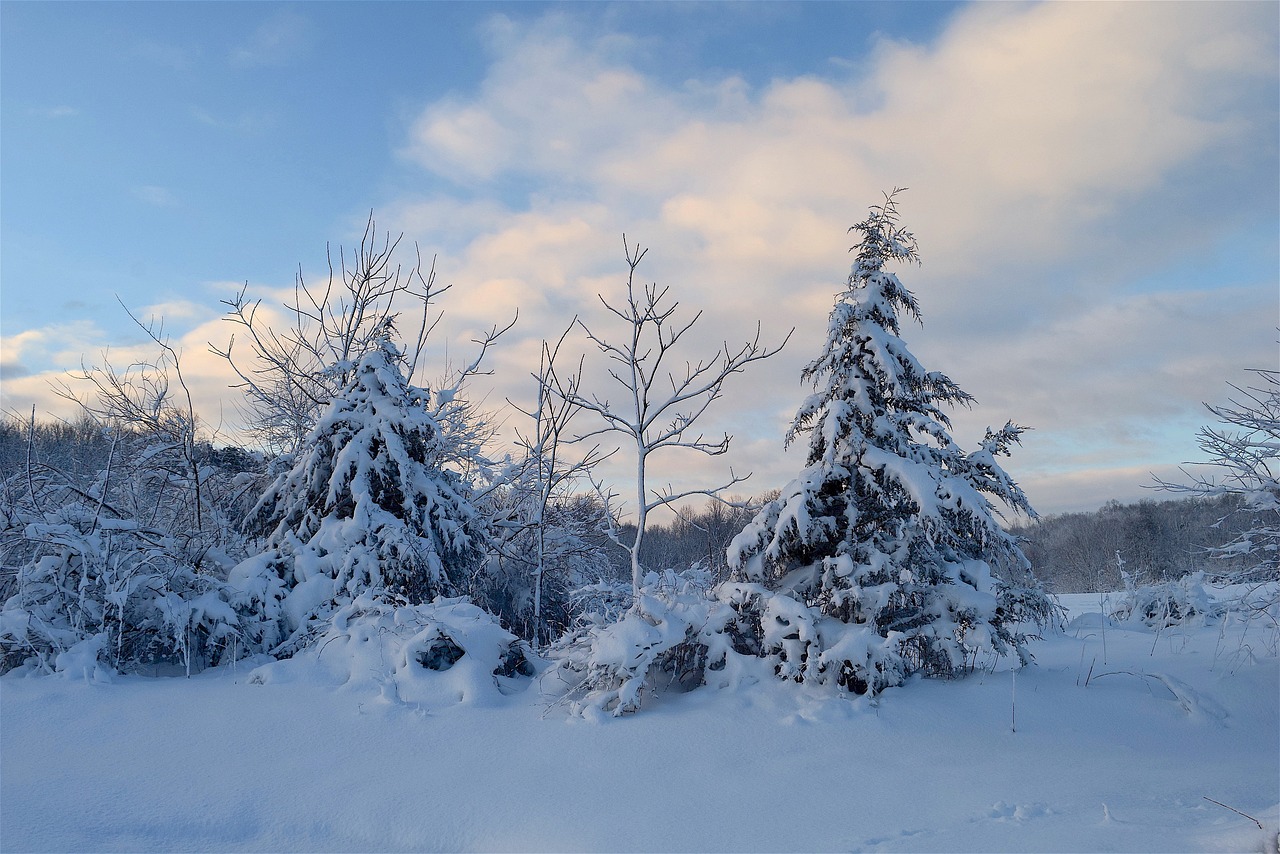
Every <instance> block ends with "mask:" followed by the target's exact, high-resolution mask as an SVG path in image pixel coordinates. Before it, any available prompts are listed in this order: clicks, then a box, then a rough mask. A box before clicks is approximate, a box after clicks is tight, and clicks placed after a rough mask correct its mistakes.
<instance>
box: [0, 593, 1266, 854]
mask: <svg viewBox="0 0 1280 854" xmlns="http://www.w3.org/2000/svg"><path fill="white" fill-rule="evenodd" d="M1119 598H1120V597H1119V596H1117V595H1113V596H1110V597H1108V602H1109V603H1111V604H1115V602H1116V601H1117V600H1118V599H1119ZM1064 604H1065V605H1066V606H1067V607H1068V608H1069V611H1070V615H1069V622H1068V624H1067V627H1066V629H1065V631H1063V632H1061V633H1053V634H1050V635H1049V636H1048V637H1046V639H1045V641H1044V642H1043V643H1040V644H1037V645H1036V646H1035V653H1036V658H1037V664H1036V665H1034V666H1031V667H1028V668H1025V669H1022V670H1020V671H1019V672H1018V674H1017V677H1016V679H1017V682H1016V686H1015V684H1014V678H1015V677H1014V673H1013V672H1012V671H1011V670H1009V669H1007V667H1005V666H1003V665H1002V666H1001V667H999V668H997V669H996V671H995V672H983V673H979V674H975V675H973V676H971V677H970V678H967V679H964V680H960V681H955V682H944V681H937V680H925V681H921V682H916V683H912V684H910V685H908V686H906V687H904V688H902V689H897V690H893V691H889V692H886V693H885V694H884V695H882V696H881V698H880V699H879V701H878V702H876V703H872V702H869V701H867V700H864V699H853V700H851V699H849V698H848V697H847V696H839V695H835V694H832V693H826V692H817V691H811V690H807V689H806V687H805V686H801V685H792V684H784V683H779V682H777V680H776V679H774V678H773V677H772V675H771V674H761V675H760V679H759V682H758V683H757V684H754V685H752V686H750V690H746V688H745V687H744V686H737V687H736V688H733V687H730V688H716V687H714V686H708V687H703V688H699V689H697V690H695V691H691V692H688V693H674V692H662V693H660V694H658V695H655V696H653V697H651V698H648V699H647V700H646V702H645V705H644V708H643V709H642V711H641V712H640V713H639V714H636V715H633V716H629V717H626V718H619V719H614V718H602V719H599V720H583V719H581V718H580V717H574V716H571V715H570V714H569V713H568V710H567V709H566V708H565V707H564V706H563V705H557V704H556V702H555V699H556V697H555V695H556V692H555V690H554V688H553V687H552V686H549V685H548V684H546V682H545V681H543V680H542V679H539V678H533V679H530V680H527V684H525V685H524V686H523V687H521V688H520V690H518V691H517V692H515V693H512V694H510V695H503V694H501V693H499V692H497V691H496V690H491V691H486V692H481V693H477V694H475V695H471V696H467V697H466V698H465V699H464V700H461V701H459V699H458V688H457V685H456V684H451V683H450V682H449V679H448V676H449V674H448V673H442V674H433V675H435V676H437V677H438V684H436V685H433V686H431V687H430V688H429V689H427V690H424V691H422V692H421V693H420V694H419V695H418V698H417V701H416V702H411V703H406V702H403V701H399V700H396V699H394V698H393V697H392V696H391V695H389V693H388V691H387V690H386V686H385V685H380V684H378V681H377V678H376V676H375V675H374V674H376V673H378V672H383V671H384V668H379V667H377V666H376V665H377V663H376V662H374V661H354V660H344V661H343V662H341V664H340V665H335V668H329V667H326V666H324V665H325V659H324V656H323V655H322V656H321V657H320V662H321V663H319V664H316V663H308V664H307V665H305V666H296V667H288V666H286V665H284V664H269V665H267V666H266V667H265V668H263V669H261V670H255V669H254V668H253V667H252V666H251V665H250V664H248V663H245V662H241V663H239V664H238V665H235V666H232V665H227V666H224V667H218V668H214V669H211V670H208V671H205V672H204V673H202V674H200V675H199V676H196V677H193V678H191V679H189V680H188V679H184V678H170V679H164V678H161V679H154V678H148V677H140V676H132V677H116V678H115V679H114V680H113V681H112V682H110V683H106V684H104V683H98V682H95V681H93V679H92V678H85V675H84V674H83V673H76V674H71V673H68V674H65V676H64V677H63V678H42V679H12V678H7V679H5V680H4V681H3V683H2V686H0V692H2V693H0V703H2V704H3V705H2V706H0V712H2V714H3V730H2V732H0V739H2V741H0V750H2V753H3V756H4V766H3V776H2V777H0V786H2V788H0V804H2V806H3V815H2V816H0V818H2V819H3V820H2V822H0V828H2V830H0V847H2V848H3V849H4V850H5V851H140V850H148V851H160V850H165V851H191V850H205V851H218V850H225V851H1262V852H1266V851H1275V846H1276V833H1277V829H1278V825H1280V720H1278V717H1277V697H1278V696H1280V659H1277V655H1276V644H1277V638H1278V635H1277V628H1276V624H1275V622H1274V615H1271V618H1269V619H1268V618H1263V617H1261V616H1259V617H1257V618H1255V619H1254V620H1252V621H1246V620H1245V619H1244V618H1243V617H1242V616H1241V615H1240V614H1239V613H1236V614H1234V615H1227V616H1225V617H1223V618H1222V619H1217V620H1209V621H1207V622H1202V623H1198V624H1194V625H1184V626H1177V627H1174V628H1170V629H1164V630H1162V631H1159V632H1157V631H1155V630H1154V629H1152V628H1149V627H1147V626H1145V625H1142V624H1134V623H1120V622H1115V621H1111V622H1109V624H1108V625H1106V626H1105V642H1104V638H1103V634H1104V625H1103V622H1102V620H1101V619H1100V616H1099V604H1100V599H1099V597H1098V596H1095V595H1075V596H1068V597H1064ZM1104 646H1105V651H1104ZM366 666H367V667H368V670H367V671H365V672H363V673H362V672H361V671H362V667H366ZM342 668H350V675H351V677H352V678H351V679H350V681H348V682H346V683H345V684H343V678H345V677H343V678H340V677H339V676H337V675H336V674H337V670H338V669H342ZM260 677H261V678H260ZM259 682H261V683H263V684H258V683H259ZM1086 682H1087V684H1086ZM1015 708H1016V712H1017V717H1016V731H1015V727H1014V723H1015V721H1014V718H1013V712H1014V710H1015ZM1210 798H1212V799H1213V800H1215V801H1219V802H1220V803H1221V804H1225V805H1227V806H1229V807H1231V808H1234V809H1236V810H1239V811H1240V812H1242V813H1246V814H1248V816H1251V817H1252V818H1249V817H1245V816H1242V815H1240V814H1238V813H1236V812H1233V811H1232V809H1228V808H1225V807H1223V806H1219V805H1217V804H1215V803H1213V802H1211V801H1210V800H1208V799H1210ZM1254 819H1257V821H1259V822H1261V824H1262V828H1259V827H1258V825H1257V824H1256V823H1255V822H1254Z"/></svg>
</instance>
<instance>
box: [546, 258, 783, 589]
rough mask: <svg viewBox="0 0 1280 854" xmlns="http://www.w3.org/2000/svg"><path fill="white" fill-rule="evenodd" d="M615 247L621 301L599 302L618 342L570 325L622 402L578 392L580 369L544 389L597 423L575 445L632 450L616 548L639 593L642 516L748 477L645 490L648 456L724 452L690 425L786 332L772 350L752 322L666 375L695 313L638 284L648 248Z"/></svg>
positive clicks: (721, 442) (724, 445) (665, 291)
mask: <svg viewBox="0 0 1280 854" xmlns="http://www.w3.org/2000/svg"><path fill="white" fill-rule="evenodd" d="M622 245H623V250H624V253H625V256H626V261H627V268H628V270H627V296H626V302H625V303H624V304H622V305H620V306H619V305H614V304H613V303H610V302H609V301H608V300H606V299H605V298H604V297H603V296H601V297H600V302H601V303H602V304H603V305H604V307H605V309H607V310H608V311H609V313H610V314H612V315H614V316H615V317H617V318H618V319H619V320H620V321H622V324H623V329H624V330H625V332H624V334H623V337H622V343H618V344H615V343H613V342H611V341H610V340H608V339H607V338H606V337H604V336H603V335H599V334H597V333H596V332H594V331H592V329H591V328H590V327H588V326H587V325H586V323H584V322H583V321H582V320H581V319H577V320H576V322H577V325H578V326H579V327H580V328H581V329H582V331H583V332H584V333H586V336H587V338H588V339H589V340H590V341H591V342H592V343H593V344H595V345H596V347H597V348H598V349H599V350H600V352H601V353H603V354H604V355H605V358H606V359H607V360H608V361H609V363H610V365H609V368H608V372H609V376H610V377H611V378H612V379H613V381H614V382H616V383H617V384H618V385H619V386H620V387H621V388H622V394H623V399H622V400H621V401H620V402H618V403H613V402H611V401H610V400H609V399H608V398H606V397H602V396H600V395H598V394H587V393H585V392H583V391H581V383H580V375H581V371H579V374H578V375H577V376H575V377H574V378H573V379H572V380H571V381H568V382H566V383H559V382H557V383H555V384H554V385H553V386H552V387H551V389H552V393H553V394H555V395H556V396H557V397H559V398H560V399H561V400H563V401H564V402H566V403H567V404H569V405H571V406H572V407H574V408H577V409H581V410H585V411H587V412H591V413H594V414H595V415H596V416H598V417H599V418H600V419H601V420H602V421H603V424H602V425H601V426H600V427H599V428H597V429H595V430H590V431H588V432H586V433H583V434H581V435H579V436H577V437H576V440H577V441H585V440H587V439H590V438H593V437H598V436H603V435H605V434H610V433H612V434H619V435H620V436H622V437H623V441H624V442H626V443H628V444H630V445H632V446H634V448H635V463H636V493H635V494H636V533H635V538H634V540H633V541H632V542H631V543H620V545H623V546H624V547H625V548H626V549H627V550H628V551H629V552H630V554H631V583H632V589H633V590H634V591H636V592H638V591H639V589H640V583H641V578H642V567H641V563H640V550H641V547H642V545H643V542H644V533H645V524H646V520H647V519H648V516H649V514H650V513H651V512H653V511H654V510H656V509H658V508H659V507H664V506H668V505H675V504H676V503H677V502H679V501H681V500H682V499H685V498H688V497H690V496H693V495H706V496H710V497H713V498H715V497H718V496H719V495H720V494H721V493H722V492H723V491H725V490H727V489H729V488H730V487H732V486H734V485H735V484H738V483H741V482H742V481H744V480H745V479H746V478H747V477H749V476H750V475H749V474H748V475H736V474H734V473H733V472H732V471H730V474H729V479H728V480H727V481H726V482H725V483H723V484H720V485H719V486H716V487H713V488H702V489H690V490H686V491H684V492H675V491H673V490H671V489H667V490H665V491H664V490H659V489H652V488H650V487H649V485H648V478H649V458H650V457H652V456H653V455H654V454H656V453H658V452H659V451H663V450H668V449H675V448H683V449H685V450H690V451H697V452H699V453H702V454H706V455H708V456H719V455H722V454H724V453H726V452H727V451H728V450H729V442H730V439H731V438H732V437H730V436H729V435H728V434H727V433H726V434H724V435H723V436H721V437H720V438H718V439H708V438H707V437H706V436H704V435H703V434H701V433H696V432H695V428H694V425H695V424H696V423H697V422H698V420H699V419H700V418H701V417H702V416H703V415H704V414H705V413H706V412H707V410H708V408H709V407H710V406H711V404H713V403H714V402H715V401H716V400H718V399H720V397H721V395H722V394H723V392H724V384H725V382H726V381H727V380H728V379H729V377H731V376H733V375H734V374H737V373H741V372H742V371H743V369H745V368H746V366H747V365H749V364H751V363H752V362H758V361H760V360H761V359H767V358H769V357H770V356H773V355H774V354H776V353H777V352H778V351H779V350H781V349H782V348H783V347H784V346H786V343H787V341H788V340H790V338H791V333H790V332H788V333H787V336H786V338H784V339H783V341H782V343H781V344H779V345H778V346H776V347H768V346H766V345H764V344H761V343H760V325H759V323H757V324H756V334H755V336H754V337H753V338H752V339H751V340H749V341H746V342H745V343H743V344H742V346H741V347H739V348H738V349H736V350H734V349H731V348H730V346H729V344H728V342H725V343H724V344H723V345H722V347H721V350H720V352H719V353H718V354H716V355H715V356H714V357H710V358H706V359H703V360H700V361H698V362H692V361H685V363H684V368H683V370H680V369H679V368H676V369H675V370H673V369H672V367H671V363H672V362H673V361H676V360H677V357H676V355H675V353H676V350H677V345H679V344H680V342H681V340H682V339H683V338H685V336H686V335H687V334H688V333H689V331H690V330H691V329H693V327H694V325H695V324H696V323H697V322H698V320H699V319H700V318H701V317H702V312H701V311H698V312H696V313H695V314H694V315H693V317H692V318H690V319H689V320H687V321H685V320H682V319H678V318H677V316H676V310H677V309H678V308H679V306H680V303H679V302H678V301H673V300H670V299H669V294H670V288H669V287H659V286H658V285H657V284H653V283H650V284H641V283H640V282H639V280H638V277H637V272H636V271H637V269H638V268H639V266H640V263H641V261H643V260H644V256H645V254H646V253H647V252H648V250H646V249H641V248H640V246H639V244H636V245H634V246H632V245H631V244H629V243H627V239H626V236H625V235H624V236H623V238H622ZM793 331H794V330H793ZM552 374H554V371H552ZM602 492H603V490H602ZM605 497H606V498H610V497H612V496H610V495H606V496H605Z"/></svg>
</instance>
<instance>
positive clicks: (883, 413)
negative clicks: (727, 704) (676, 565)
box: [729, 191, 1053, 694]
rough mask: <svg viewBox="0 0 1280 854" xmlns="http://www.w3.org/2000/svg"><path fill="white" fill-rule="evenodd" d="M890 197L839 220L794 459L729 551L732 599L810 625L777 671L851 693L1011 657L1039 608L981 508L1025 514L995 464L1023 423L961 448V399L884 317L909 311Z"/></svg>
mask: <svg viewBox="0 0 1280 854" xmlns="http://www.w3.org/2000/svg"><path fill="white" fill-rule="evenodd" d="M895 194H896V191H895ZM895 194H890V195H888V196H886V197H885V201H884V203H883V204H882V205H878V206H874V207H872V208H871V213H870V215H869V216H868V217H867V218H866V219H864V220H863V221H862V222H860V223H858V224H857V225H855V226H853V228H852V229H851V231H857V232H858V233H859V234H860V235H861V240H860V242H859V243H858V245H857V246H855V247H854V252H855V253H856V255H855V261H854V264H853V269H852V272H851V273H850V275H849V278H848V283H847V286H846V288H845V290H844V291H843V292H842V293H840V294H839V295H838V296H837V298H836V304H835V307H834V308H833V309H832V311H831V315H830V324H829V328H828V335H827V341H826V344H825V346H824V348H823V352H822V354H821V355H820V356H819V357H818V358H817V359H815V360H814V361H813V362H811V363H809V365H807V366H806V367H805V368H804V371H803V373H802V377H803V379H804V380H805V381H806V382H810V383H812V384H813V386H814V388H815V392H816V393H815V394H813V395H811V396H810V397H809V398H808V399H807V400H805V401H804V403H803V404H802V405H801V407H800V409H799V411H798V412H797V414H796V417H795V421H794V423H793V425H792V428H791V430H790V432H789V434H788V436H787V442H788V444H790V443H791V442H792V441H795V440H796V439H798V438H801V437H804V438H806V439H807V441H808V446H809V451H808V456H807V460H806V465H805V468H804V470H803V471H801V473H800V475H799V476H798V477H797V478H796V479H795V480H793V481H792V482H791V483H789V484H788V485H787V487H786V488H785V489H783V490H782V493H781V495H780V496H779V497H778V498H777V499H775V500H774V501H771V502H770V503H768V504H767V505H765V507H764V508H763V509H762V510H761V511H760V512H759V513H758V514H757V515H756V517H755V519H754V520H753V521H752V522H751V523H750V524H749V525H748V526H747V528H746V529H745V530H744V531H743V532H742V533H741V534H740V535H739V536H738V537H737V538H735V539H734V541H733V543H732V544H731V546H730V553H729V559H730V562H731V565H732V567H733V568H734V570H735V571H736V573H737V575H738V578H739V579H740V580H741V581H745V582H748V583H749V584H748V585H744V588H745V587H752V588H754V591H755V592H751V591H745V592H746V593H749V595H744V590H740V591H739V593H738V596H737V600H738V601H740V602H741V601H745V600H750V599H751V598H752V597H758V596H759V595H760V593H761V592H763V591H760V585H763V587H764V588H765V589H766V590H767V591H768V594H769V595H773V594H776V593H778V592H782V593H784V594H786V595H788V596H791V597H794V598H795V599H797V600H799V602H800V603H801V604H802V605H803V606H805V608H804V609H803V613H799V614H797V613H796V612H795V609H790V610H789V611H788V613H791V614H793V616H792V617H790V618H789V619H790V620H791V621H792V622H796V623H808V624H809V625H807V626H801V625H796V626H795V630H794V632H793V634H794V635H795V636H796V638H804V637H811V638H813V640H812V642H810V643H808V644H807V645H806V646H805V648H804V650H803V651H801V652H797V651H796V649H795V647H794V645H792V646H791V647H789V649H790V650H791V651H790V655H789V657H790V660H787V661H786V662H785V665H784V666H782V667H780V669H779V672H786V673H787V674H789V675H794V676H796V677H797V678H801V679H807V680H813V681H821V682H831V681H834V682H837V683H838V684H840V685H841V686H843V687H845V688H847V689H848V690H851V691H853V692H855V693H859V694H862V693H867V692H871V693H876V692H878V691H880V690H881V689H883V688H885V687H889V686H892V685H895V684H899V683H900V682H901V681H902V680H903V679H905V678H906V677H907V676H908V675H910V674H912V673H916V672H923V673H924V674H926V675H937V676H952V675H956V674H958V673H960V672H963V671H964V669H965V668H966V667H967V666H970V664H969V663H970V662H971V661H972V660H973V658H972V657H973V656H974V654H975V653H976V651H977V650H979V649H982V648H986V649H990V650H993V651H994V652H996V653H999V654H1006V653H1009V652H1016V653H1017V654H1018V655H1019V656H1020V657H1021V659H1022V660H1023V661H1024V662H1025V661H1026V660H1028V657H1027V655H1026V652H1025V647H1024V645H1025V642H1026V640H1027V635H1026V634H1025V633H1024V632H1025V629H1024V628H1023V626H1022V625H1021V624H1022V623H1023V621H1024V620H1028V619H1029V620H1031V621H1033V622H1038V623H1040V624H1043V623H1044V622H1045V621H1046V620H1048V619H1049V618H1050V617H1051V614H1052V611H1053V605H1052V604H1051V602H1050V600H1049V599H1048V598H1047V596H1046V595H1045V594H1044V592H1043V591H1042V590H1041V588H1040V587H1039V585H1038V583H1036V582H1035V581H1034V578H1033V577H1032V576H1031V575H1030V566H1029V564H1028V562H1027V560H1026V558H1025V556H1024V555H1023V554H1022V552H1021V550H1020V549H1019V547H1018V544H1017V540H1016V539H1015V538H1014V537H1012V536H1011V535H1009V534H1008V533H1006V532H1005V531H1004V530H1002V529H1001V527H1000V525H999V524H998V522H997V515H998V512H997V511H996V509H995V507H994V505H993V504H992V502H991V499H996V500H998V501H1000V502H1001V503H1003V504H1004V505H1006V506H1007V507H1009V508H1012V509H1015V510H1020V511H1022V512H1024V513H1027V514H1028V515H1034V511H1033V510H1032V508H1031V506H1030V504H1029V503H1028V501H1027V497H1026V496H1025V495H1024V494H1023V492H1022V490H1021V489H1020V488H1019V487H1018V486H1017V484H1016V483H1014V481H1013V480H1012V479H1011V478H1010V477H1009V476H1008V474H1006V473H1005V471H1004V470H1003V469H1002V468H1001V467H1000V464H999V462H998V461H997V458H998V457H1000V456H1003V455H1006V454H1008V452H1009V449H1010V446H1011V445H1014V444H1016V443H1017V442H1018V440H1019V437H1020V435H1021V433H1022V432H1023V429H1024V428H1022V427H1018V426H1015V425H1014V424H1013V423H1008V424H1006V425H1005V426H1004V427H1003V428H1002V429H1000V430H997V431H991V430H988V431H987V434H986V436H985V438H984V439H983V440H982V443H981V445H980V446H979V448H978V449H977V450H976V451H973V452H971V453H965V452H963V451H962V450H961V449H960V448H959V447H958V446H957V445H956V443H955V441H954V440H953V439H952V437H951V435H950V432H949V431H950V427H951V425H950V421H949V419H948V416H947V413H946V408H948V407H950V406H954V405H956V404H959V405H966V406H967V405H969V404H970V403H971V402H972V398H971V397H970V396H969V395H968V394H966V393H965V392H964V391H962V390H961V389H960V388H959V387H958V386H957V385H956V384H955V383H954V382H952V381H951V380H950V379H949V378H948V377H946V376H945V375H943V374H941V373H937V372H932V371H926V370H925V369H924V368H923V367H922V366H921V364H920V363H919V362H918V361H917V360H916V358H915V357H914V356H913V355H912V354H911V353H910V351H909V350H908V349H907V346H906V344H905V343H904V342H903V340H902V338H901V337H900V333H901V329H900V321H899V318H900V317H901V316H903V315H906V316H908V317H911V318H913V319H915V320H917V321H919V319H920V307H919V304H918V303H917V301H916V298H915V297H914V295H912V293H911V292H910V291H909V290H907V289H906V288H905V287H904V286H903V284H902V282H901V281H899V279H898V276H897V275H896V274H895V273H894V272H892V271H890V270H888V269H886V266H887V265H888V264H890V263H894V262H918V254H917V247H916V241H915V238H914V236H913V235H912V234H911V233H910V232H909V231H907V230H906V229H905V228H904V227H903V226H902V225H901V224H900V223H899V220H898V211H897V206H896V198H895ZM1015 580H1016V581H1017V582H1018V583H1015ZM771 607H772V610H774V611H776V610H777V607H776V606H771ZM747 622H749V621H747ZM772 631H774V627H769V628H768V631H766V632H765V634H768V633H769V632H772ZM793 640H794V639H793ZM766 646H767V644H766ZM783 657H784V659H786V658H787V657H788V656H787V654H786V653H783ZM797 657H799V658H801V659H802V660H800V661H797V660H795V659H796V658H797Z"/></svg>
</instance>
